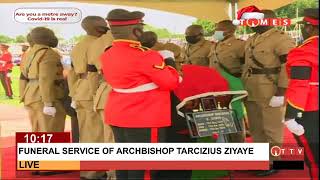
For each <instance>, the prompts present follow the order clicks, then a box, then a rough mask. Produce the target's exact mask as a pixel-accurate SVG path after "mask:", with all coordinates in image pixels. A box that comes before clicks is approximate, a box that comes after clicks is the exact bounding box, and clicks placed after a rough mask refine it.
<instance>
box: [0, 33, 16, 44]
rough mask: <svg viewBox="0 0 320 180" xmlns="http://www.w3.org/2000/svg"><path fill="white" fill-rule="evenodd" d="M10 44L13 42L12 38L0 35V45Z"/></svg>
mask: <svg viewBox="0 0 320 180" xmlns="http://www.w3.org/2000/svg"><path fill="white" fill-rule="evenodd" d="M12 42H14V39H13V38H11V37H9V36H6V35H1V34H0V43H12Z"/></svg>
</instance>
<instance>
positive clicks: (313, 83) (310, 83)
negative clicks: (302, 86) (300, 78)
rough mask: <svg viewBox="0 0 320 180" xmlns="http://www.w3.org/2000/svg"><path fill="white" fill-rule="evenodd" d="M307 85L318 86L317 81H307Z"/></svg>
mask: <svg viewBox="0 0 320 180" xmlns="http://www.w3.org/2000/svg"><path fill="white" fill-rule="evenodd" d="M309 85H311V86H319V82H309Z"/></svg>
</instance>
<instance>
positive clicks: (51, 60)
mask: <svg viewBox="0 0 320 180" xmlns="http://www.w3.org/2000/svg"><path fill="white" fill-rule="evenodd" d="M26 58H27V59H26V61H25V63H26V64H25V66H23V68H22V74H25V75H26V77H27V78H28V83H27V85H26V87H25V89H24V92H23V94H22V96H21V100H22V101H23V102H24V104H25V106H26V108H27V109H28V111H29V116H30V119H31V124H32V131H34V132H35V131H40V132H63V131H64V126H65V117H66V113H65V110H64V108H63V105H62V102H61V99H62V98H63V96H64V90H63V83H62V81H63V75H62V71H63V67H62V64H61V62H60V56H59V54H57V53H56V52H55V51H54V50H53V49H52V48H50V47H48V46H44V45H37V44H36V45H34V46H33V47H32V48H31V50H30V52H29V53H28V55H27V56H26ZM51 104H52V105H53V106H54V107H55V108H56V111H57V112H56V115H55V117H52V116H49V115H45V114H44V113H43V107H44V106H45V105H51Z"/></svg>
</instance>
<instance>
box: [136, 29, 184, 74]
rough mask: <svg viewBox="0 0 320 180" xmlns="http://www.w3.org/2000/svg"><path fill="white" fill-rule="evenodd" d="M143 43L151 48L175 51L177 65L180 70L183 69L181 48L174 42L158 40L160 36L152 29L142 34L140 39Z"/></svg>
mask: <svg viewBox="0 0 320 180" xmlns="http://www.w3.org/2000/svg"><path fill="white" fill-rule="evenodd" d="M139 41H140V42H141V45H142V46H144V47H147V48H151V49H153V50H155V51H162V50H169V51H171V52H173V54H174V59H175V62H176V67H177V69H178V70H180V69H181V63H182V58H181V48H180V47H179V46H178V45H176V44H174V43H161V42H159V41H158V36H157V34H156V33H154V32H152V31H146V32H144V33H143V34H142V36H141V38H140V39H139Z"/></svg>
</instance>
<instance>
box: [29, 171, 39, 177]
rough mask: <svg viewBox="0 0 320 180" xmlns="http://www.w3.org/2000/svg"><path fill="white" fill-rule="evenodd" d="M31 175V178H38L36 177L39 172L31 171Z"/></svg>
mask: <svg viewBox="0 0 320 180" xmlns="http://www.w3.org/2000/svg"><path fill="white" fill-rule="evenodd" d="M31 174H32V175H33V176H38V175H40V172H39V171H32V172H31Z"/></svg>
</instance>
